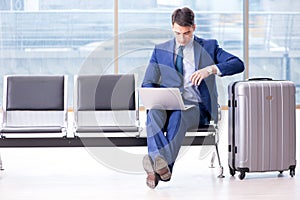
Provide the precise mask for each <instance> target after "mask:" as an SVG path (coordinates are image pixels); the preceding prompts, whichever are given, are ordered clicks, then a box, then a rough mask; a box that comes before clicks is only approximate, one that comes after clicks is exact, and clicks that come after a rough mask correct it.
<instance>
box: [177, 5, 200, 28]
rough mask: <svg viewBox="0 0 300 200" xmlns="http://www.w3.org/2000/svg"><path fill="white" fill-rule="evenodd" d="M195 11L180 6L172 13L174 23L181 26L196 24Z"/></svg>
mask: <svg viewBox="0 0 300 200" xmlns="http://www.w3.org/2000/svg"><path fill="white" fill-rule="evenodd" d="M194 18H195V15H194V12H193V11H192V10H191V9H189V8H187V7H184V8H178V9H176V10H175V11H174V12H173V14H172V25H174V23H176V24H178V25H179V26H193V25H194Z"/></svg>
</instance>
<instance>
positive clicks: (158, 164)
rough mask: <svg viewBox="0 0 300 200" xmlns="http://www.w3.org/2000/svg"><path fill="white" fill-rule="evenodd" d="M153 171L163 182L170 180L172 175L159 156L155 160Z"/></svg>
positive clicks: (165, 162) (166, 164)
mask: <svg viewBox="0 0 300 200" xmlns="http://www.w3.org/2000/svg"><path fill="white" fill-rule="evenodd" d="M154 171H155V172H156V173H157V174H159V176H160V178H161V180H163V181H169V180H170V179H171V176H172V174H171V171H170V169H169V166H168V163H167V161H165V159H163V158H162V157H160V156H158V157H156V158H155V162H154Z"/></svg>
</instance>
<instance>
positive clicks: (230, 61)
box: [214, 40, 245, 76]
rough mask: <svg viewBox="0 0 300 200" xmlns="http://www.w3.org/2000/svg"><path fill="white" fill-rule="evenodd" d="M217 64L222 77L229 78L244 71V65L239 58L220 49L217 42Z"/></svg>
mask: <svg viewBox="0 0 300 200" xmlns="http://www.w3.org/2000/svg"><path fill="white" fill-rule="evenodd" d="M215 46H216V48H215V52H214V54H215V62H216V63H215V64H216V65H217V67H218V68H219V70H220V72H221V74H222V75H221V76H229V75H233V74H237V73H241V72H243V71H244V68H245V67H244V63H243V61H241V60H240V59H239V58H238V57H237V56H234V55H232V54H230V53H228V52H227V51H225V50H223V49H222V48H220V47H219V45H218V43H217V41H216V40H215Z"/></svg>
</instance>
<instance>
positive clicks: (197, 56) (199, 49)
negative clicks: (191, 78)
mask: <svg viewBox="0 0 300 200" xmlns="http://www.w3.org/2000/svg"><path fill="white" fill-rule="evenodd" d="M202 49H203V48H202V46H201V44H200V43H199V42H197V41H196V40H195V39H194V59H195V68H196V70H198V69H199V68H200V58H201V53H202Z"/></svg>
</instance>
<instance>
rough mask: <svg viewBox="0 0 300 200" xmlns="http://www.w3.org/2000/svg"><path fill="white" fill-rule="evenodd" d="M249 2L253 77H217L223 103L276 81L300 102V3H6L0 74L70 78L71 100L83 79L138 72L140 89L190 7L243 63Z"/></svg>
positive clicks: (205, 31) (0, 22)
mask: <svg viewBox="0 0 300 200" xmlns="http://www.w3.org/2000/svg"><path fill="white" fill-rule="evenodd" d="M243 2H249V27H248V28H249V66H246V67H247V70H248V71H247V72H248V73H245V74H246V76H245V75H244V74H239V75H235V76H233V77H226V78H218V89H219V97H220V99H219V101H220V103H221V104H222V105H226V102H227V85H228V84H229V83H230V82H232V81H234V80H242V79H244V78H249V77H272V78H273V79H288V80H292V81H294V82H295V83H296V85H297V104H300V80H299V78H298V77H300V70H299V67H298V63H299V61H300V47H299V43H300V33H299V31H298V30H299V29H300V25H299V24H300V23H299V21H300V12H299V10H300V6H299V4H300V3H299V2H298V1H296V0H253V1H252V0H251V1H249V0H248V1H247V0H244V1H241V0H228V1H226V4H224V2H223V1H221V0H212V1H194V0H176V1H175V0H171V1H170V0H147V1H140V0H127V1H126V0H108V1H105V0H90V1H84V0H68V1H61V0H51V1H48V0H2V1H0V75H1V77H3V75H6V74H66V75H69V94H70V95H69V98H70V99H72V97H73V94H72V91H73V75H76V74H80V73H83V74H89V73H95V72H97V73H136V74H138V84H139V85H140V83H141V81H142V78H143V75H144V71H145V69H146V67H147V64H148V62H149V58H150V56H151V53H152V50H153V48H154V45H155V44H157V43H160V42H162V41H165V40H168V39H170V38H172V36H173V33H172V31H171V13H172V12H173V10H174V9H176V8H177V7H183V6H185V5H187V6H189V7H190V8H192V9H193V10H194V11H195V14H196V16H195V19H196V24H197V29H196V35H198V36H199V37H203V38H215V39H217V40H218V41H219V45H220V47H222V48H224V49H225V50H227V51H229V52H231V53H233V54H235V55H237V56H239V57H240V58H243V56H244V52H243V43H244V41H243ZM244 76H245V77H244ZM2 81H3V80H2V79H1V78H0V93H1V94H2V85H3V83H2ZM1 100H2V99H1ZM69 104H70V106H71V105H72V100H70V101H69Z"/></svg>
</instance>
